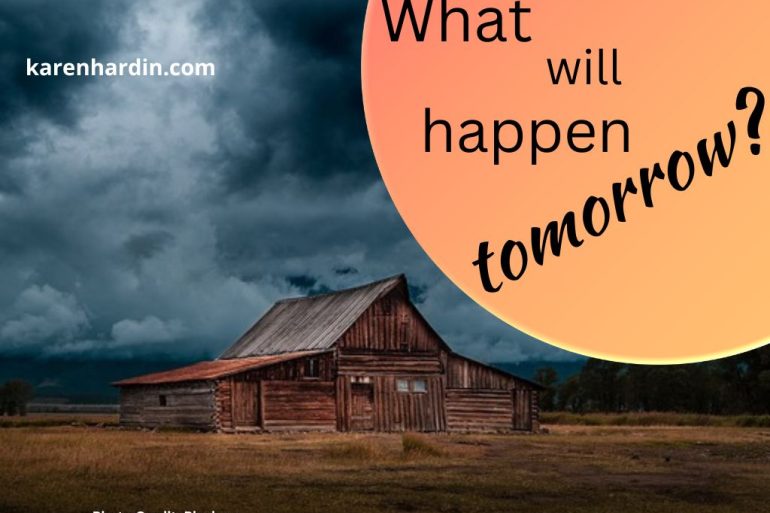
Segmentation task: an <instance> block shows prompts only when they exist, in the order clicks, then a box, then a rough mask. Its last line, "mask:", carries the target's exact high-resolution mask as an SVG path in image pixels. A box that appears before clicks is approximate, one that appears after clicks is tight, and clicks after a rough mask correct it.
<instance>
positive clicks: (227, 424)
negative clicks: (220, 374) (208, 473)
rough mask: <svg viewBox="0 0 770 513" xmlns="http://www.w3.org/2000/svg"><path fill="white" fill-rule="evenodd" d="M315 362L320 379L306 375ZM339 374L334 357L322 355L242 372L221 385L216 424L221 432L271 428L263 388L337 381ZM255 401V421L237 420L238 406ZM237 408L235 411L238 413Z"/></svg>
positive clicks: (217, 389)
mask: <svg viewBox="0 0 770 513" xmlns="http://www.w3.org/2000/svg"><path fill="white" fill-rule="evenodd" d="M311 358H312V359H315V360H316V361H317V362H318V365H319V377H318V378H312V377H309V376H307V375H306V373H307V370H308V366H307V360H309V359H311ZM334 375H335V364H334V354H333V353H331V352H329V353H322V354H318V355H314V356H308V357H305V358H298V359H296V360H292V361H288V362H282V363H279V364H276V365H272V366H270V367H265V368H263V369H256V370H253V371H247V372H242V373H240V374H236V375H234V376H230V377H227V378H223V379H221V380H219V381H218V382H217V387H216V421H217V427H218V429H221V430H223V431H228V432H229V431H234V430H235V428H236V427H241V428H248V427H249V426H251V427H258V428H264V429H268V426H267V425H266V424H265V420H266V418H265V416H264V410H265V407H266V403H265V398H264V394H265V388H266V387H264V386H262V385H260V384H261V383H266V382H268V381H307V382H309V383H318V382H328V383H332V382H333V379H334V378H333V376H334ZM238 383H252V384H253V385H252V386H251V387H248V386H245V387H244V386H239V384H238ZM244 393H245V394H248V395H249V397H246V398H244V397H241V395H242V394H244ZM252 401H253V402H254V408H255V417H254V418H255V419H256V420H255V422H248V420H244V419H241V420H237V419H236V420H235V421H234V418H233V415H234V413H237V412H238V406H237V405H243V406H244V407H246V408H248V406H249V403H250V402H252ZM234 405H236V406H235V412H234Z"/></svg>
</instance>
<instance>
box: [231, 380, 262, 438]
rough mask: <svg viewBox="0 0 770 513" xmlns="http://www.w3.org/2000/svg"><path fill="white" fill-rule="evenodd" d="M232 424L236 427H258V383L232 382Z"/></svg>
mask: <svg viewBox="0 0 770 513" xmlns="http://www.w3.org/2000/svg"><path fill="white" fill-rule="evenodd" d="M232 398H233V424H234V425H235V427H236V428H238V427H255V426H258V425H259V383H258V382H255V381H233V396H232Z"/></svg>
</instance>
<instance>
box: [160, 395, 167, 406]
mask: <svg viewBox="0 0 770 513" xmlns="http://www.w3.org/2000/svg"><path fill="white" fill-rule="evenodd" d="M158 403H159V404H160V405H161V406H167V405H168V402H167V401H166V396H165V395H159V396H158Z"/></svg>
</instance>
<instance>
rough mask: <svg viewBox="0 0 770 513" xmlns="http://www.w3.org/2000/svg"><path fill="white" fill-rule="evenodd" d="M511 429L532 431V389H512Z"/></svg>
mask: <svg viewBox="0 0 770 513" xmlns="http://www.w3.org/2000/svg"><path fill="white" fill-rule="evenodd" d="M513 429H516V430H519V431H532V391H531V390H526V389H516V390H514V391H513Z"/></svg>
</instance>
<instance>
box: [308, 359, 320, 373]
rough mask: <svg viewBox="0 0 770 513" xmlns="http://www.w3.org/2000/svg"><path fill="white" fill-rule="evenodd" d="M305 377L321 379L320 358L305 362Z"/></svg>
mask: <svg viewBox="0 0 770 513" xmlns="http://www.w3.org/2000/svg"><path fill="white" fill-rule="evenodd" d="M305 377H306V378H319V377H321V368H320V366H319V365H318V358H309V359H308V360H307V361H306V362H305Z"/></svg>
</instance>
